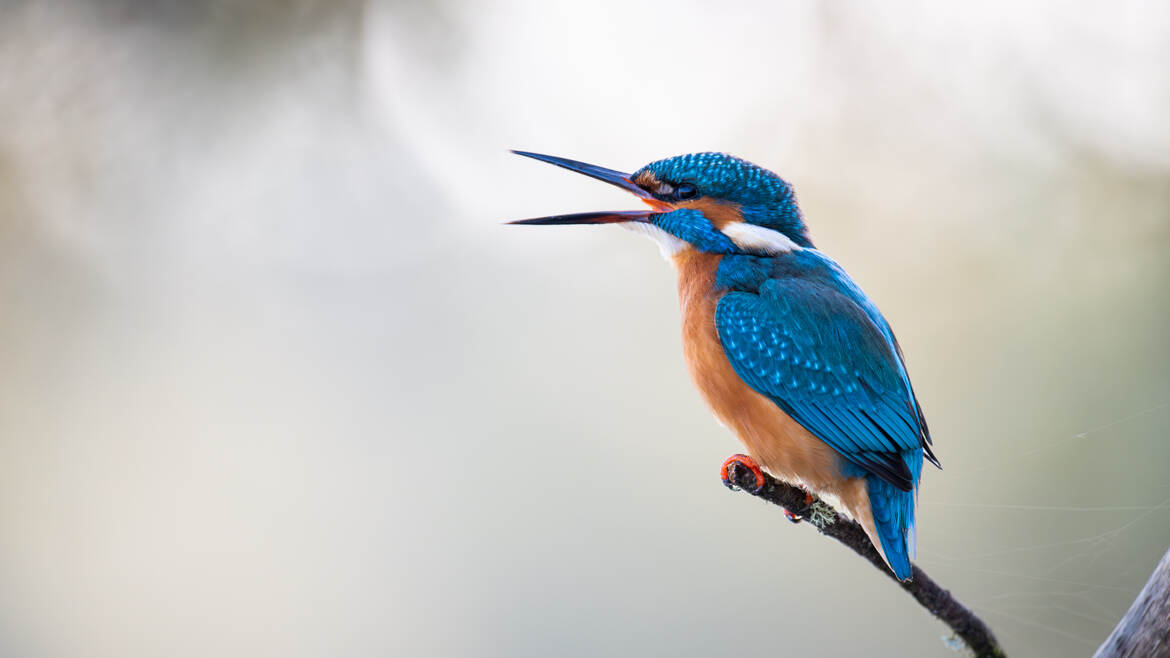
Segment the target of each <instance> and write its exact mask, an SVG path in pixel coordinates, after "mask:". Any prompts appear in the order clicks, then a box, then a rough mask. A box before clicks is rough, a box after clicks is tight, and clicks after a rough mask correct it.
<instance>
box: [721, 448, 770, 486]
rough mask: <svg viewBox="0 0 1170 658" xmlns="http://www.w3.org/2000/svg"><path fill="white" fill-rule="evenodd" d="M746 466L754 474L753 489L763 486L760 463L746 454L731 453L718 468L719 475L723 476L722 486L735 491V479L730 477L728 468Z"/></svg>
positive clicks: (762, 473)
mask: <svg viewBox="0 0 1170 658" xmlns="http://www.w3.org/2000/svg"><path fill="white" fill-rule="evenodd" d="M736 468H746V469H748V470H749V471H751V472H752V475H755V476H756V488H755V491H759V490H760V489H762V488H764V472H763V471H761V470H760V465H759V464H757V463H756V460H754V459H752V458H751V457H748V456H747V455H732V456H730V457H728V458H727V461H725V462H723V467H722V468H720V469H719V475H720V477H722V478H723V486H725V487H727V488H728V489H731V490H732V491H735V480H733V479H732V477H731V475H730V474H729V473H728V469H736Z"/></svg>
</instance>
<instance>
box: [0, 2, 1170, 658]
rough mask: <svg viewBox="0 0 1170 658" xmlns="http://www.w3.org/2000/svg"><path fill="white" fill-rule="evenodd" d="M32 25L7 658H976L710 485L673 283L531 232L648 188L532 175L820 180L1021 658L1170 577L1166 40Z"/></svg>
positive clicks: (319, 25)
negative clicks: (688, 162)
mask: <svg viewBox="0 0 1170 658" xmlns="http://www.w3.org/2000/svg"><path fill="white" fill-rule="evenodd" d="M0 7H2V9H0V305H2V306H0V308H2V309H3V315H2V316H0V372H2V373H3V374H2V376H0V655H4V656H27V657H33V658H36V657H45V658H50V657H52V658H55V657H58V656H60V657H86V658H89V657H93V658H98V657H120V658H121V657H143V658H146V657H154V656H167V657H184V656H190V657H204V656H255V657H267V656H272V657H299V656H306V657H308V656H345V657H349V656H354V657H362V656H395V655H401V656H406V655H411V656H424V655H425V656H439V657H445V656H468V657H478V656H546V655H557V656H611V655H677V656H720V655H729V654H731V653H733V652H739V651H750V652H753V653H755V652H758V651H761V650H763V651H768V652H771V653H774V652H780V653H781V654H783V655H835V656H870V655H923V656H930V655H935V656H947V655H953V654H952V653H951V652H950V651H949V650H948V649H946V648H945V646H944V645H943V643H942V642H941V641H940V637H942V636H943V635H945V634H946V629H945V628H944V627H943V626H942V625H940V624H939V623H937V622H935V621H934V620H933V619H932V618H931V617H930V616H929V615H928V614H927V613H925V612H924V611H923V610H922V609H921V608H919V607H918V606H917V605H916V604H914V602H913V601H912V600H911V599H909V598H908V597H906V596H905V595H904V594H903V593H901V592H900V591H898V590H897V589H896V588H895V587H894V586H893V585H892V583H891V582H890V581H889V580H888V579H887V578H886V577H885V576H883V575H882V574H880V573H877V572H876V571H875V570H874V569H873V568H872V567H870V566H869V565H868V564H866V563H864V562H863V561H862V560H859V559H858V558H856V557H855V556H854V555H852V554H850V553H848V552H846V551H845V550H844V549H842V548H839V547H838V546H836V545H835V544H833V543H831V542H829V541H827V540H825V539H823V538H820V537H818V536H817V535H816V533H815V532H813V531H812V530H811V529H809V528H807V527H802V526H795V527H794V526H791V525H789V524H788V523H787V522H785V521H784V518H783V515H782V514H781V513H780V510H778V509H775V508H771V507H770V506H767V505H765V504H763V503H760V502H759V501H756V500H754V499H752V498H750V497H749V496H747V495H746V494H732V493H730V492H728V491H726V490H725V489H724V488H723V487H722V485H721V484H720V482H719V477H718V469H719V464H720V463H721V462H722V460H723V459H724V458H725V457H726V456H728V455H729V454H731V453H733V452H737V451H739V449H740V448H739V445H738V444H737V442H736V441H735V439H734V438H733V437H732V436H731V435H730V434H729V433H728V432H727V431H726V430H724V429H722V428H720V427H719V426H718V425H717V424H716V423H715V422H714V420H713V419H712V418H711V417H710V415H709V414H708V412H707V411H706V410H705V408H704V407H703V404H702V403H701V401H700V400H699V397H698V394H697V393H696V392H694V391H693V389H692V387H691V384H690V382H689V381H688V379H687V375H686V373H685V369H684V365H683V361H682V357H681V351H680V344H679V343H680V339H679V329H678V309H677V300H676V296H675V289H674V274H673V272H672V271H671V268H670V267H669V266H668V265H666V264H665V263H663V262H662V260H661V258H660V257H659V255H658V252H657V249H656V248H655V247H654V246H653V245H652V244H651V243H649V242H648V241H646V240H644V239H643V238H640V237H638V236H635V235H632V234H629V233H627V232H624V231H620V230H617V229H611V228H610V229H605V228H590V227H574V228H565V229H551V228H550V229H543V230H542V229H524V228H516V227H502V226H501V222H502V221H504V220H507V219H515V218H523V217H531V216H538V215H545V214H552V213H558V212H569V211H585V210H601V209H612V208H627V207H632V206H630V205H629V204H630V203H631V202H632V199H630V198H628V196H627V195H625V194H623V193H622V192H620V191H618V190H615V189H612V188H608V187H607V186H604V185H601V184H598V183H596V182H594V181H590V180H588V179H586V178H584V177H580V176H575V175H573V174H570V173H567V172H564V171H561V170H558V169H555V168H553V167H549V166H547V165H543V164H540V163H535V162H532V161H527V160H523V159H521V158H517V157H515V156H511V155H509V154H508V153H506V150H505V149H507V148H513V147H514V148H524V149H531V150H535V151H540V152H545V153H552V154H556V155H562V156H567V157H571V158H576V159H581V160H585V161H588V162H595V163H597V164H601V165H604V166H608V167H613V168H617V169H622V170H626V171H629V170H633V169H636V168H637V167H639V166H641V165H642V164H644V163H646V162H649V161H651V160H655V159H658V158H661V157H665V156H670V155H676V154H680V153H686V152H692V151H699V150H721V151H728V152H731V153H734V154H737V155H740V156H742V157H745V158H747V159H749V160H752V161H755V162H758V163H760V164H763V165H765V166H767V167H769V168H771V169H773V170H775V171H777V172H779V173H780V174H781V175H783V176H784V177H786V178H787V179H788V180H789V181H791V182H792V183H793V184H794V185H795V186H796V189H797V191H798V194H799V196H800V200H801V204H802V207H803V208H804V210H805V213H806V217H807V219H808V222H809V224H810V227H811V231H812V235H813V238H814V240H816V241H817V244H818V246H819V247H820V248H821V249H823V250H825V251H827V252H828V253H829V254H831V255H833V256H834V257H835V258H836V259H837V260H839V261H840V262H841V263H842V264H843V265H844V266H845V267H846V268H847V269H848V270H849V271H850V272H851V273H852V274H853V276H854V277H855V278H856V279H857V280H858V281H859V282H860V283H861V285H862V286H863V287H865V289H866V290H867V292H869V294H870V295H871V296H872V297H873V298H874V299H875V300H876V301H877V303H878V304H879V305H880V306H881V307H882V309H883V310H884V312H885V313H886V315H887V317H888V318H889V319H890V321H891V323H892V324H893V326H894V327H895V329H896V330H897V331H898V334H899V337H900V339H901V343H902V345H903V347H904V349H905V352H906V354H907V358H908V361H909V365H910V370H911V373H912V374H913V376H914V381H915V384H916V389H917V390H918V392H919V394H920V398H921V399H922V401H923V404H924V405H925V409H926V411H927V416H928V417H929V419H930V422H931V428H932V430H933V432H934V435H935V437H936V448H937V453H938V454H939V456H940V458H941V459H942V462H943V465H944V467H945V468H946V470H945V471H942V472H939V471H935V470H929V472H928V473H927V474H926V475H925V481H924V485H923V488H922V494H921V504H922V507H921V524H920V531H919V545H920V555H919V558H920V559H919V562H920V564H921V565H922V566H923V567H924V568H925V569H926V570H927V571H928V572H929V573H930V574H932V575H933V576H934V577H935V578H936V579H937V580H939V581H940V582H941V583H942V584H944V585H945V586H946V587H948V588H950V589H952V590H953V591H954V592H955V593H956V594H957V595H958V596H959V597H960V598H961V599H962V600H963V601H965V602H967V603H969V604H971V605H972V606H973V607H974V608H975V609H976V610H978V611H979V612H980V613H981V614H982V615H983V616H984V618H985V620H986V621H987V622H988V623H989V624H990V625H992V627H993V628H994V630H995V631H996V632H997V634H998V635H999V637H1000V638H1001V640H1002V641H1003V642H1004V644H1005V645H1006V648H1007V649H1008V651H1009V652H1010V653H1011V655H1019V656H1023V655H1028V656H1071V655H1089V654H1090V653H1092V651H1093V650H1094V648H1095V647H1096V646H1097V644H1099V643H1100V642H1101V641H1102V640H1103V639H1104V638H1105V636H1106V635H1107V634H1108V632H1109V630H1110V629H1111V628H1112V627H1113V625H1114V624H1115V623H1116V621H1117V620H1118V619H1119V618H1120V616H1121V615H1122V614H1123V613H1124V611H1125V610H1126V609H1127V608H1128V606H1129V605H1130V603H1131V602H1132V600H1133V598H1134V596H1135V595H1136V593H1137V592H1138V590H1139V589H1140V587H1141V586H1142V584H1143V583H1144V582H1145V580H1146V578H1147V576H1148V575H1149V573H1150V571H1151V570H1152V568H1153V566H1154V565H1155V563H1156V562H1157V560H1158V558H1159V557H1160V556H1161V554H1162V553H1163V552H1164V551H1165V550H1166V547H1167V545H1168V544H1170V477H1168V476H1167V474H1166V466H1167V464H1170V441H1168V440H1167V429H1168V427H1170V377H1168V376H1167V372H1168V370H1170V337H1168V336H1170V334H1168V332H1170V293H1168V285H1167V284H1168V282H1170V68H1168V67H1167V62H1170V8H1168V7H1167V6H1166V5H1165V4H1160V3H1153V2H1146V3H1143V2H1122V3H1091V2H1082V3H1079V4H1077V5H1075V6H1073V5H1070V4H1068V3H1063V2H1052V3H1029V4H1026V5H1025V4H1020V3H1016V2H1007V1H1003V2H990V3H980V4H977V5H973V4H970V3H966V4H962V5H954V4H940V3H929V2H893V3H889V2H887V3H883V4H882V7H881V10H880V12H879V11H875V10H874V7H873V6H872V5H869V4H865V3H860V2H840V3H808V2H783V3H773V2H754V3H748V2H738V1H735V0H729V1H726V2H720V3H716V4H710V3H697V2H685V1H684V2H665V1H662V2H647V3H640V2H624V1H623V2H618V1H616V0H615V1H598V2H592V3H571V2H549V1H538V0H505V1H502V2H496V3H490V5H489V4H488V3H476V2H468V1H461V0H441V1H437V2H423V1H416V2H388V3H362V2H325V1H323V0H322V1H320V2H313V1H310V0H301V1H296V0H286V1H275V0H271V1H264V2H252V3H244V2H228V1H226V0H219V1H216V0H203V1H195V2H192V1H178V0H175V1H171V2H146V1H140V2H132V1H127V0H110V1H106V2H96V1H95V2H91V3H81V2H75V3H69V2H61V1H45V2H21V1H12V0H8V1H5V2H2V3H0ZM761 648H762V649H761Z"/></svg>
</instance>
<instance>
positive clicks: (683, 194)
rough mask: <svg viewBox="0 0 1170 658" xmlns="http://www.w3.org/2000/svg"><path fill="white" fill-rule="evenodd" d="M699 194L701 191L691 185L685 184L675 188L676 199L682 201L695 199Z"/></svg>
mask: <svg viewBox="0 0 1170 658" xmlns="http://www.w3.org/2000/svg"><path fill="white" fill-rule="evenodd" d="M698 194H699V191H698V190H697V189H695V186H694V185H691V184H690V183H683V184H682V185H679V186H678V187H676V188H674V198H676V199H679V200H680V201H681V200H683V199H693V198H695V197H696V196H698Z"/></svg>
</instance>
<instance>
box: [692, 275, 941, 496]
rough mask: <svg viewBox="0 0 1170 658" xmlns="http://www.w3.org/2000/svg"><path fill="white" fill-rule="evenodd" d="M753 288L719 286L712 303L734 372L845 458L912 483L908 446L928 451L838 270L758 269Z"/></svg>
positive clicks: (881, 334)
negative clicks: (788, 273)
mask: <svg viewBox="0 0 1170 658" xmlns="http://www.w3.org/2000/svg"><path fill="white" fill-rule="evenodd" d="M840 276H841V277H844V273H843V272H840ZM753 287H755V288H756V289H755V290H754V291H744V290H733V291H732V292H728V293H727V294H725V295H724V296H723V297H722V298H721V299H720V301H719V304H718V306H717V308H716V312H715V323H716V327H717V329H718V332H719V339H720V341H721V342H722V343H723V349H724V352H725V353H726V354H727V358H728V360H730V362H731V365H732V367H733V368H734V369H735V372H736V373H737V374H738V375H739V376H740V377H741V378H743V380H744V381H745V382H747V383H748V385H750V386H751V387H752V388H753V389H755V390H756V391H757V392H759V393H761V394H763V395H765V396H767V397H768V398H770V399H771V400H773V401H774V402H775V403H776V404H777V405H779V406H780V408H781V409H783V410H784V411H785V413H787V414H788V415H790V416H791V417H792V418H793V419H794V420H796V421H797V422H798V423H800V424H801V425H803V426H804V427H805V428H806V429H808V430H809V431H810V432H812V433H813V434H814V435H816V436H817V437H818V438H820V439H821V440H822V441H824V442H825V443H827V444H829V445H830V446H832V447H833V449H834V450H836V451H837V452H838V453H840V454H841V456H842V457H844V458H845V459H846V460H848V461H849V462H851V463H852V464H855V465H856V466H858V467H860V468H861V469H864V470H865V471H866V472H868V473H872V474H873V475H876V476H877V477H879V478H881V479H882V480H884V481H886V482H888V483H889V484H891V485H893V486H894V487H897V488H898V489H900V490H902V491H910V490H912V489H913V488H914V486H915V485H916V484H917V482H916V481H917V476H918V473H917V469H913V468H912V466H911V465H912V464H914V463H915V462H914V458H915V456H916V454H920V453H917V451H918V450H920V449H923V448H925V449H926V456H927V458H928V459H931V461H934V459H933V455H931V454H930V451H929V447H928V445H927V443H928V441H929V438H928V434H927V430H926V424H925V422H924V421H923V419H922V414H921V412H920V410H919V408H918V404H917V402H916V401H915V399H914V394H913V392H912V390H911V388H910V380H909V378H908V377H907V375H906V369H905V367H904V365H903V363H902V358H901V354H900V351H899V349H898V347H897V343H896V342H895V340H894V338H893V334H892V333H891V332H890V330H889V327H888V325H886V323H885V320H884V319H882V318H881V315H880V314H878V313H877V309H876V308H874V307H873V305H872V304H871V303H869V301H868V299H866V298H865V297H864V295H863V294H862V293H861V291H860V290H858V289H857V288H856V286H854V285H853V284H852V282H851V281H848V279H847V278H845V280H844V281H842V280H841V279H840V278H837V277H831V278H825V277H811V278H801V277H779V278H768V279H766V280H764V281H761V282H759V283H758V287H756V286H753ZM917 463H919V464H920V463H921V461H918V462H917Z"/></svg>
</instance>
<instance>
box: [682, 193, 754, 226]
mask: <svg viewBox="0 0 1170 658" xmlns="http://www.w3.org/2000/svg"><path fill="white" fill-rule="evenodd" d="M674 207H675V208H679V209H681V208H691V209H693V210H698V211H699V212H701V213H703V216H704V217H706V218H707V220H708V221H710V222H711V225H712V226H714V227H715V228H716V229H719V230H722V229H723V227H724V226H727V225H728V224H730V223H732V222H742V221H743V215H742V214H741V213H740V211H739V210H740V207H739V205H738V204H735V203H721V202H719V201H714V200H712V199H695V200H694V201H680V202H679V203H676V204H674Z"/></svg>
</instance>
